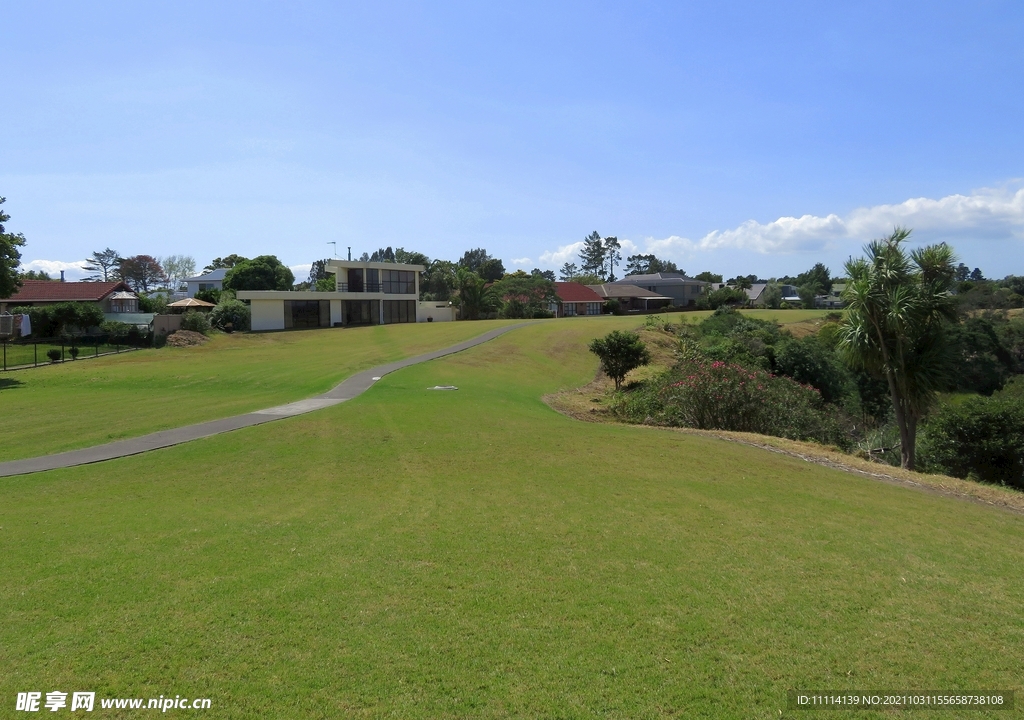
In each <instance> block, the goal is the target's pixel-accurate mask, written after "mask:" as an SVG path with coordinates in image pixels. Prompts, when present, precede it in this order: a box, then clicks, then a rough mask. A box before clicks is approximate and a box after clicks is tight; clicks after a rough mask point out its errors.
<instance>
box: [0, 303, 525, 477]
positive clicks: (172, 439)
mask: <svg viewBox="0 0 1024 720" xmlns="http://www.w3.org/2000/svg"><path fill="white" fill-rule="evenodd" d="M524 325H526V323H519V324H518V325H508V326H506V327H502V328H497V329H495V330H490V331H488V332H485V333H484V334H483V335H478V336H477V337H475V338H471V339H469V340H466V341H464V342H460V343H459V344H457V345H452V346H450V347H446V348H442V349H441V350H434V351H433V352H428V353H424V354H423V355H416V356H415V357H411V358H406V359H405V360H397V361H395V362H393V363H388V364H387V365H378V366H377V367H375V368H370V369H369V370H364V371H362V372H360V373H356V374H355V375H353V376H352V377H350V378H348V379H346V380H345V381H344V382H342V383H341V384H340V385H338V386H337V387H335V388H334V389H332V390H328V391H327V392H325V393H324V394H323V395H317V396H316V397H312V398H309V399H308V400H299V401H297V402H293V403H288V404H287V405H278V406H277V407H272V408H267V409H266V410H256V411H255V412H251V413H246V414H245V415H235V416H234V417H228V418H222V419H220V420H210V421H209V422H204V423H198V424H196V425H186V426H185V427H180V428H175V429H173V430H161V431H160V432H155V433H150V434H149V435H142V436H141V437H137V438H129V439H127V440H118V441H117V442H112V443H107V444H106V445H96V446H94V447H89V448H83V449H82V450H70V451H68V452H63V453H57V454H56V455H42V456H40V457H34V458H27V459H25V460H11V461H10V462H4V463H0V477H7V476H9V475H25V474H27V473H35V472H43V471H44V470H56V469H57V468H66V467H74V466H75V465H87V464H89V463H95V462H103V461H104V460H113V459H114V458H120V457H127V456H128V455H138V454H139V453H144V452H149V451H150V450H157V449H159V448H165V447H170V446H172V445H179V444H181V443H184V442H189V441H190V440H198V439H199V438H204V437H210V436H211V435H219V434H220V433H225V432H231V431H232V430H240V429H241V428H247V427H252V426H253V425H262V424H263V423H268V422H274V421H275V420H281V419H282V418H288V417H295V416H296V415H304V414H306V413H308V412H313V411H314V410H320V409H321V408H325V407H331V406H332V405H337V404H338V403H343V402H345V401H346V400H351V399H352V398H354V397H356V396H358V395H362V394H363V393H364V392H366V391H367V390H368V389H369V388H370V386H372V385H373V384H374V383H375V382H376V381H377V380H380V379H381V378H382V377H384V376H385V375H387V374H388V373H392V372H394V371H395V370H401V369H402V368H404V367H409V366H410V365H416V364H418V363H421V362H426V361H428V360H435V359H437V358H439V357H444V356H445V355H451V354H453V353H457V352H462V351H463V350H467V349H468V348H471V347H475V346H476V345H480V344H482V343H485V342H487V341H488V340H493V339H494V338H496V337H498V336H499V335H503V334H505V333H507V332H508V331H509V330H515V329H516V328H520V327H523V326H524Z"/></svg>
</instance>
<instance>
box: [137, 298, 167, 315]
mask: <svg viewBox="0 0 1024 720" xmlns="http://www.w3.org/2000/svg"><path fill="white" fill-rule="evenodd" d="M139 312H144V313H156V314H157V315H163V314H165V313H166V312H167V296H166V295H164V294H163V293H154V294H152V295H150V296H148V297H147V296H146V295H139Z"/></svg>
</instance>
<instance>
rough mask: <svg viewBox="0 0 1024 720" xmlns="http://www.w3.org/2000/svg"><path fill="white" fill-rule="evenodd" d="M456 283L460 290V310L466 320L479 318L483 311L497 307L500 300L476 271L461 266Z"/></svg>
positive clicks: (487, 311) (489, 310) (491, 310)
mask: <svg viewBox="0 0 1024 720" xmlns="http://www.w3.org/2000/svg"><path fill="white" fill-rule="evenodd" d="M455 283H456V287H458V290H459V310H460V311H461V315H462V318H463V319H464V320H479V319H480V314H481V313H489V312H493V311H494V310H495V309H497V306H498V300H497V298H496V297H495V296H494V292H493V290H492V289H491V288H489V287H487V281H486V280H484V279H483V278H482V277H480V276H479V275H477V274H476V273H475V272H470V271H469V270H467V269H466V268H463V267H460V268H459V269H458V272H457V274H456V279H455Z"/></svg>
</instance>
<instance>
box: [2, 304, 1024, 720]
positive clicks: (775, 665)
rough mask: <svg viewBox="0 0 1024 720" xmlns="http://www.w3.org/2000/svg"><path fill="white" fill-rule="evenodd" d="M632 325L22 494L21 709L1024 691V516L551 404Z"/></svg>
mask: <svg viewBox="0 0 1024 720" xmlns="http://www.w3.org/2000/svg"><path fill="white" fill-rule="evenodd" d="M634 324H635V321H634ZM466 325H471V324H468V323H467V324H466ZM624 326H625V325H624V320H620V319H616V318H579V319H571V320H559V321H552V322H542V323H537V324H536V325H532V326H530V327H527V328H524V329H521V330H515V331H513V332H511V333H509V334H507V335H504V336H502V337H501V338H499V339H497V340H494V341H492V342H490V343H487V344H486V345H482V346H479V347H477V348H474V349H472V350H469V351H467V352H465V353H463V354H460V355H455V356H450V357H447V358H445V359H442V360H439V361H434V362H430V363H427V364H423V365H419V366H415V367H412V368H408V369H405V370H402V371H400V372H397V373H395V374H393V375H389V376H386V377H385V378H384V379H383V380H381V381H380V382H379V383H377V384H376V385H375V386H374V387H373V389H372V390H371V391H369V392H367V393H365V394H364V395H362V396H360V397H359V398H357V399H355V400H353V401H351V402H348V403H344V404H342V405H338V406H335V407H332V408H329V409H326V410H323V411H320V412H317V413H312V414H309V415H305V416H302V417H298V418H293V419H288V420H282V421H280V422H277V423H273V424H270V425H264V426H260V427H256V428H251V429H247V430H243V431H239V432H234V433H229V434H225V435H221V436H217V437H214V438H209V439H206V440H201V441H197V442H193V443H189V444H186V445H182V446H178V447H175V448H171V449H167V450H161V451H157V452H153V453H149V454H146V455H141V456H136V457H131V458H125V459H123V460H118V461H113V462H109V463H103V464H98V465H92V466H83V467H79V468H74V469H69V470H63V471H54V472H49V473H45V474H38V475H29V476H21V477H13V478H4V479H0V542H2V543H3V548H4V551H3V552H2V553H0V627H3V628H4V629H3V639H4V641H3V642H2V643H0V663H2V665H3V667H4V668H5V669H6V672H5V674H4V676H3V678H0V695H2V696H3V697H5V698H8V699H9V700H10V699H11V698H13V696H14V695H15V694H16V693H17V692H19V691H24V690H30V689H37V690H42V691H43V692H46V691H49V690H54V689H63V690H65V691H70V690H81V689H90V690H95V691H96V692H97V693H98V695H100V694H102V695H105V696H122V697H156V696H158V695H160V694H164V695H167V694H170V695H174V694H177V693H181V694H183V695H191V696H193V697H195V696H198V697H209V698H211V699H212V703H213V704H212V709H211V710H210V711H206V712H205V713H204V716H207V717H218V718H222V717H223V718H248V717H279V718H288V717H295V718H337V717H378V716H398V717H414V718H415V717H422V718H428V717H429V718H434V717H550V716H559V717H590V716H606V717H622V718H626V717H629V718H633V717H687V718H692V717H705V718H721V717H744V718H749V717H760V718H769V717H772V718H777V717H779V716H780V711H782V712H781V714H783V715H786V714H788V713H787V712H785V710H784V708H785V702H786V692H787V690H789V689H801V690H864V691H871V690H875V691H880V690H892V691H896V690H950V691H969V690H983V689H991V690H995V689H999V690H1018V691H1019V690H1020V681H1019V667H1020V666H1021V664H1022V662H1024V603H1022V602H1021V600H1022V598H1024V577H1022V576H1021V573H1020V572H1019V568H1020V567H1021V565H1022V561H1024V518H1022V517H1021V516H1019V515H1017V514H1014V513H1010V512H1005V511H1002V510H999V509H995V508H991V507H985V506H982V505H979V504H974V503H966V502H962V501H960V500H956V499H951V498H947V497H943V496H939V495H934V494H928V493H922V492H919V491H916V490H914V489H908V488H905V487H900V486H896V485H891V484H886V483H881V482H878V481H877V480H875V479H872V478H868V477H864V476H859V475H855V474H851V473H848V472H842V471H839V470H836V469H832V468H828V467H823V466H820V465H817V464H813V463H808V462H805V461H803V460H802V459H800V458H797V457H791V456H788V455H783V454H778V453H771V452H766V451H764V450H762V449H758V448H755V447H749V446H745V445H741V444H737V443H733V442H726V441H723V440H720V439H716V438H712V437H704V436H698V435H692V434H683V433H680V432H676V431H673V430H667V429H657V428H647V427H631V426H621V425H612V424H601V423H583V422H578V421H576V420H574V419H572V418H569V417H566V416H564V415H561V414H559V413H557V412H555V411H553V410H552V409H551V408H549V407H548V406H547V405H546V404H545V403H544V402H543V400H542V397H544V396H545V395H550V394H552V393H557V392H560V391H566V390H571V389H574V388H578V387H581V386H584V385H586V384H587V383H588V382H590V381H591V380H592V378H593V377H594V375H595V371H596V368H597V363H596V360H595V359H594V357H593V356H592V355H591V354H590V353H589V352H587V351H586V342H587V341H588V340H589V339H590V338H593V337H595V336H598V335H601V334H604V333H606V332H608V331H609V330H610V329H612V328H617V327H624ZM485 327H487V325H486V324H485V323H480V324H479V328H480V330H481V331H482V330H483V329H484V328H485ZM322 332H323V333H324V334H323V335H321V337H326V333H329V332H330V331H322ZM295 335H296V336H297V335H299V333H295ZM316 335H317V333H316V332H315V331H310V332H309V333H308V336H309V337H314V336H316ZM205 350H206V349H205V348H204V349H199V350H197V352H198V351H205ZM336 351H337V352H338V353H339V354H343V353H344V349H343V348H336ZM176 352H177V351H176ZM187 352H190V351H181V353H179V354H178V355H168V356H166V357H169V358H180V362H181V363H182V365H181V367H182V368H184V367H187V366H188V365H187V361H188V356H187ZM178 361H179V360H175V362H178ZM435 385H456V386H458V388H459V390H458V391H449V392H437V391H431V390H428V389H427V388H430V387H433V386H435ZM5 392H6V391H5ZM14 392H25V393H26V395H27V396H28V398H27V399H19V402H22V403H28V402H30V401H31V400H32V395H31V394H32V392H33V390H32V388H31V386H28V385H27V386H26V387H24V388H20V389H17V390H15V391H14ZM38 398H39V402H40V404H41V407H42V409H43V410H49V411H53V412H56V407H55V406H54V405H53V402H54V401H53V399H52V396H51V395H48V394H47V393H46V392H40V394H39V396H38ZM5 702H6V701H5ZM989 714H990V715H991V716H993V717H1004V716H1007V714H1006V713H1005V712H1001V711H994V712H991V713H989ZM105 716H110V717H117V716H118V715H117V714H116V713H113V712H110V711H108V712H107V713H106V715H105ZM124 716H125V717H127V716H128V715H127V714H125V715H124ZM831 716H835V717H846V716H847V713H845V712H837V713H834V714H833V715H831ZM873 716H876V715H873V714H868V713H865V714H859V715H858V717H873ZM877 716H878V717H882V716H883V714H881V713H879V714H877ZM884 716H888V715H887V714H886V715H884ZM958 716H963V717H985V716H987V714H986V713H985V712H977V711H963V712H960V713H958V712H957V711H950V712H949V713H946V714H943V717H958ZM815 717H830V715H829V714H828V713H816V714H815Z"/></svg>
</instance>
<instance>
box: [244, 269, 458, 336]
mask: <svg viewBox="0 0 1024 720" xmlns="http://www.w3.org/2000/svg"><path fill="white" fill-rule="evenodd" d="M325 269H326V270H327V272H329V273H331V274H333V275H334V277H335V282H334V288H335V289H334V290H333V291H331V292H318V291H315V290H242V291H240V292H239V293H238V299H239V300H248V301H249V302H250V304H251V308H252V329H253V330H291V329H293V328H294V329H298V328H317V327H345V326H350V325H390V324H392V323H414V322H444V321H450V320H454V319H455V310H454V308H452V307H451V306H450V305H449V304H448V303H446V302H426V301H420V299H419V294H420V273H421V272H423V270H424V267H423V266H422V265H406V264H403V263H387V262H362V261H359V260H328V262H327V267H326V268H325Z"/></svg>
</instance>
